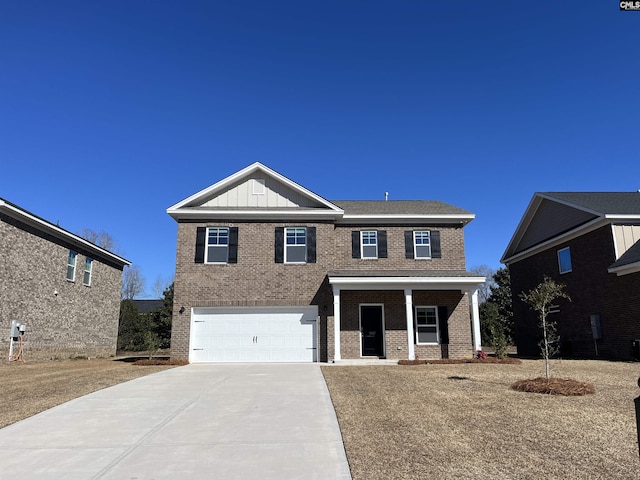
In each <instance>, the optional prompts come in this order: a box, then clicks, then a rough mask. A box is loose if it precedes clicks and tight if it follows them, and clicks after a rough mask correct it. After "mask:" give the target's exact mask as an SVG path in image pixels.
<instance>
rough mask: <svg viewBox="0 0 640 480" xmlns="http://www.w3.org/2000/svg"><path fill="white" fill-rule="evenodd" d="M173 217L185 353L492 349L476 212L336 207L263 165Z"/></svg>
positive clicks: (279, 355)
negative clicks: (484, 336)
mask: <svg viewBox="0 0 640 480" xmlns="http://www.w3.org/2000/svg"><path fill="white" fill-rule="evenodd" d="M167 212H168V213H169V214H170V215H171V216H172V217H173V218H174V219H175V220H177V222H178V240H177V259H176V276H175V284H174V285H175V287H174V288H175V290H174V313H173V330H172V339H171V350H172V356H173V357H174V358H179V359H188V360H189V361H191V362H215V361H223V362H224V361H280V362H283V361H322V362H326V361H340V360H341V359H359V358H364V357H371V358H387V359H407V358H409V359H413V358H415V357H416V356H419V357H420V358H424V359H429V358H431V359H436V358H438V359H439V358H443V357H452V358H469V357H471V356H472V355H473V352H474V350H477V349H479V348H480V339H479V338H480V337H479V330H480V329H479V320H478V302H477V289H478V287H479V285H480V284H482V283H483V282H484V281H485V278H484V277H479V276H477V275H474V274H471V273H469V272H467V271H466V267H465V251H464V235H463V227H464V226H465V225H466V224H467V223H468V222H470V221H471V220H472V219H473V218H474V215H473V214H472V213H470V212H468V211H465V210H462V209H460V208H457V207H454V206H451V205H448V204H445V203H442V202H437V201H352V200H349V201H328V200H325V199H324V198H322V197H320V196H318V195H316V194H315V193H313V192H311V191H309V190H307V189H306V188H304V187H302V186H300V185H298V184H296V183H294V182H293V181H291V180H289V179H288V178H286V177H284V176H282V175H280V174H279V173H277V172H275V171H273V170H271V169H269V168H267V167H266V166H264V165H262V164H260V163H255V164H253V165H250V166H249V167H247V168H245V169H243V170H241V171H239V172H237V173H236V174H234V175H231V176H229V177H227V178H225V179H224V180H222V181H220V182H218V183H216V184H214V185H212V186H211V187H209V188H206V189H204V190H202V191H200V192H198V193H196V194H194V195H192V196H190V197H189V198H187V199H185V200H183V201H181V202H179V203H177V204H175V205H173V206H172V207H170V208H168V209H167ZM470 300H472V301H471V307H470ZM470 311H471V312H472V315H471V316H472V317H473V331H474V333H475V335H474V340H473V341H472V328H471V324H472V322H471V321H470Z"/></svg>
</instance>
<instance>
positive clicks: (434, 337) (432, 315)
mask: <svg viewBox="0 0 640 480" xmlns="http://www.w3.org/2000/svg"><path fill="white" fill-rule="evenodd" d="M416 337H417V342H416V343H418V344H420V343H438V342H439V335H438V309H437V308H436V307H416Z"/></svg>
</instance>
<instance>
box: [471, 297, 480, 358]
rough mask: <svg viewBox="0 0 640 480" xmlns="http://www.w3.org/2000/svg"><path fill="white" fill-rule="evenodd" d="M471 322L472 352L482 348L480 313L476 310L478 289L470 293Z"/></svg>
mask: <svg viewBox="0 0 640 480" xmlns="http://www.w3.org/2000/svg"><path fill="white" fill-rule="evenodd" d="M471 322H472V323H473V351H474V352H477V351H478V350H480V348H481V347H482V345H481V343H482V342H481V339H480V311H479V310H478V289H477V288H476V289H475V290H474V291H473V292H472V293H471Z"/></svg>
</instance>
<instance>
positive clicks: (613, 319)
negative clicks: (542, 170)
mask: <svg viewBox="0 0 640 480" xmlns="http://www.w3.org/2000/svg"><path fill="white" fill-rule="evenodd" d="M501 261H502V262H503V263H505V264H506V265H507V266H508V268H509V273H510V275H511V290H512V295H513V313H514V320H515V340H516V344H517V347H518V353H520V354H522V355H537V354H538V353H539V349H538V345H537V344H538V341H539V339H540V335H541V329H540V328H539V327H538V319H537V316H536V314H535V313H534V312H533V311H531V309H530V307H529V306H528V305H527V304H525V303H524V302H522V300H520V298H519V296H520V294H521V293H522V292H527V291H529V290H531V289H532V288H534V287H536V286H537V285H538V284H539V283H541V282H542V281H543V277H544V275H546V276H548V277H550V278H552V279H554V280H555V281H556V282H559V283H561V284H564V285H565V288H564V291H565V292H566V293H567V294H568V295H569V296H570V298H571V301H567V300H564V299H560V300H558V301H557V308H556V309H555V310H557V313H553V314H551V315H552V316H551V318H552V319H553V320H556V322H557V326H558V333H559V334H560V347H561V355H563V356H577V357H591V358H595V357H603V358H612V359H616V358H617V359H629V358H631V357H632V356H634V355H635V354H637V352H636V353H635V354H634V352H632V343H633V341H634V340H636V339H640V321H639V319H640V193H638V192H545V193H536V194H535V195H534V196H533V199H532V200H531V202H530V203H529V206H528V207H527V209H526V211H525V213H524V216H523V218H522V220H521V221H520V224H519V225H518V227H517V229H516V231H515V233H514V235H513V238H512V239H511V242H510V243H509V246H508V247H507V249H506V251H505V253H504V255H503V257H502V259H501Z"/></svg>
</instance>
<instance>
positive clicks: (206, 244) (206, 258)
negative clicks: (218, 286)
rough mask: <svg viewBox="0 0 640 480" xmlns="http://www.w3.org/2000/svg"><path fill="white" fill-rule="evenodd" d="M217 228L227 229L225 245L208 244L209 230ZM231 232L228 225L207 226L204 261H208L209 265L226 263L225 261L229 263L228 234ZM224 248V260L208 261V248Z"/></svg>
mask: <svg viewBox="0 0 640 480" xmlns="http://www.w3.org/2000/svg"><path fill="white" fill-rule="evenodd" d="M213 228H215V229H217V230H221V229H225V230H227V244H226V245H224V246H223V245H209V231H210V230H211V229H213ZM230 234H231V229H230V228H229V227H207V231H206V237H205V238H206V241H205V244H204V263H208V264H210V265H226V264H227V263H229V236H230ZM211 247H213V248H220V249H222V248H225V247H226V249H227V259H226V260H225V261H224V262H210V261H209V248H211Z"/></svg>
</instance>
